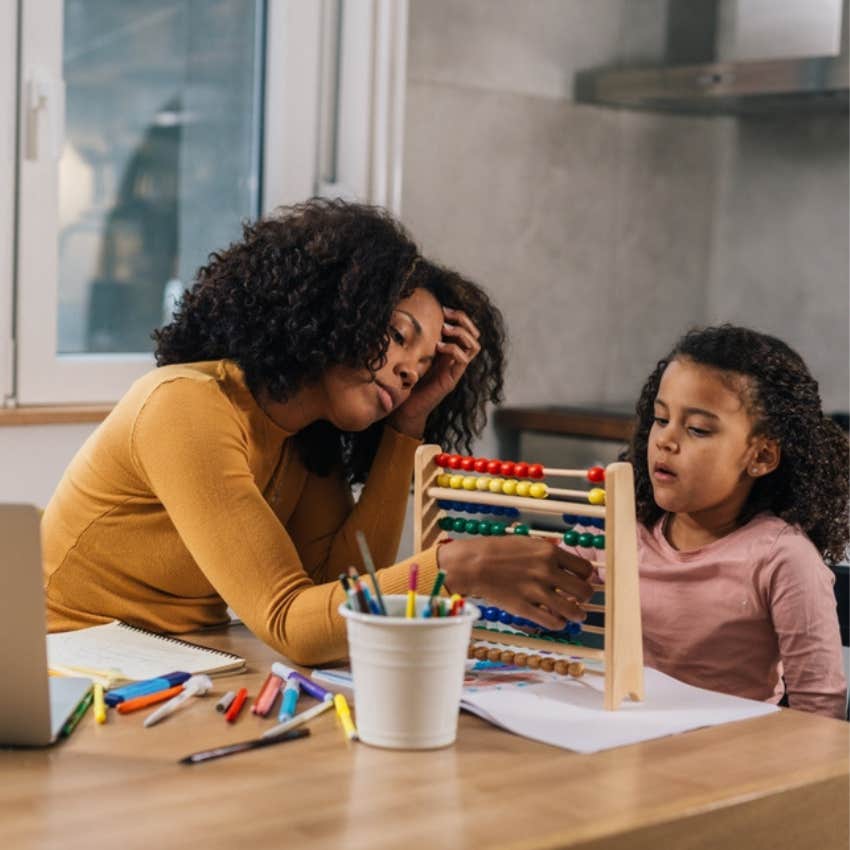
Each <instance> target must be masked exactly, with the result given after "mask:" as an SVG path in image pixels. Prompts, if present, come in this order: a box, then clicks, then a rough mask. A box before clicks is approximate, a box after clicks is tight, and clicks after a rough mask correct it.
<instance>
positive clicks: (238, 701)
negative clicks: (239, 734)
mask: <svg viewBox="0 0 850 850" xmlns="http://www.w3.org/2000/svg"><path fill="white" fill-rule="evenodd" d="M246 699H248V689H247V688H239V692H238V693H237V694H236V698H235V699H234V700H233V702H232V703H230V708H228V709H227V712H226V713H225V715H224V719H225V720H226V721H227V722H228V723H235V722H236V718H237V717H239V712H240V711H242V706H243V705H245V700H246Z"/></svg>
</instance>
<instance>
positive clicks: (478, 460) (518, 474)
mask: <svg viewBox="0 0 850 850" xmlns="http://www.w3.org/2000/svg"><path fill="white" fill-rule="evenodd" d="M434 460H435V462H436V464H437V466H441V467H443V468H444V469H445V468H448V469H460V470H463V471H464V472H482V473H487V474H488V475H511V476H513V477H514V478H542V477H543V464H540V463H522V462H521V461H520V462H518V463H512V462H511V461H509V460H488V459H487V458H486V457H464V456H463V455H450V454H446V453H445V452H443V453H442V454H438V455H437V457H436V458H434Z"/></svg>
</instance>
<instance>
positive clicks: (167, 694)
mask: <svg viewBox="0 0 850 850" xmlns="http://www.w3.org/2000/svg"><path fill="white" fill-rule="evenodd" d="M182 690H183V685H175V686H174V687H173V688H166V690H164V691H157V692H156V693H155V694H145V695H144V696H142V697H136V698H135V699H128V700H124V702H119V703H118V705H116V706H115V707H116V708H117V709H118V713H119V714H129V713H130V712H131V711H138V710H139V709H140V708H147V707H148V706H149V705H156V704H157V703H158V702H164V701H165V700H167V699H171V697H174V696H177V694H179V693H180V691H182Z"/></svg>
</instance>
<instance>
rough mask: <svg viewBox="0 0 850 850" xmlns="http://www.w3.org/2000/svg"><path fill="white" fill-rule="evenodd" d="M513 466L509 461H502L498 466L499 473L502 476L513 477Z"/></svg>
mask: <svg viewBox="0 0 850 850" xmlns="http://www.w3.org/2000/svg"><path fill="white" fill-rule="evenodd" d="M514 466H516V464H514V463H511V461H509V460H503V461H502V462H501V464H500V465H499V472H500V473H501V474H502V475H513V474H514Z"/></svg>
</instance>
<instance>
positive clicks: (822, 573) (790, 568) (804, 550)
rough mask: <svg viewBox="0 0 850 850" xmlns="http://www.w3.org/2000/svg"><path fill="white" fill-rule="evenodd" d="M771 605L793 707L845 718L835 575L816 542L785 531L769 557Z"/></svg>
mask: <svg viewBox="0 0 850 850" xmlns="http://www.w3.org/2000/svg"><path fill="white" fill-rule="evenodd" d="M770 561H771V563H770V565H769V566H770V568H771V570H770V573H771V575H770V582H769V588H768V593H769V605H770V614H771V618H772V620H773V627H774V630H775V632H776V637H777V640H778V643H779V654H780V657H781V659H782V667H783V671H784V677H785V687H786V689H787V693H788V704H789V706H790V707H791V708H797V709H800V710H802V711H812V712H815V713H817V714H824V715H827V716H829V717H838V718H843V717H844V716H845V711H846V700H847V681H846V679H845V676H844V665H843V658H842V653H841V636H840V633H839V628H838V617H837V614H836V602H835V595H834V593H833V589H832V588H833V583H834V577H833V576H832V573H831V572H830V570H829V569H828V568H827V567H826V565H825V564H824V563H823V561H822V560H821V558H820V555H819V554H818V552H817V550H816V549H815V547H814V546H813V545H812V543H811V541H810V540H809V539H808V538H807V537H806V536H805V535H804V534H803V533H802V532H800V531H797V530H795V529H793V528H790V527H789V528H788V529H786V530H785V531H784V532H783V533H782V534H781V535H780V537H779V539H778V540H777V544H776V546H775V548H774V551H773V553H772V555H771V558H770Z"/></svg>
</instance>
